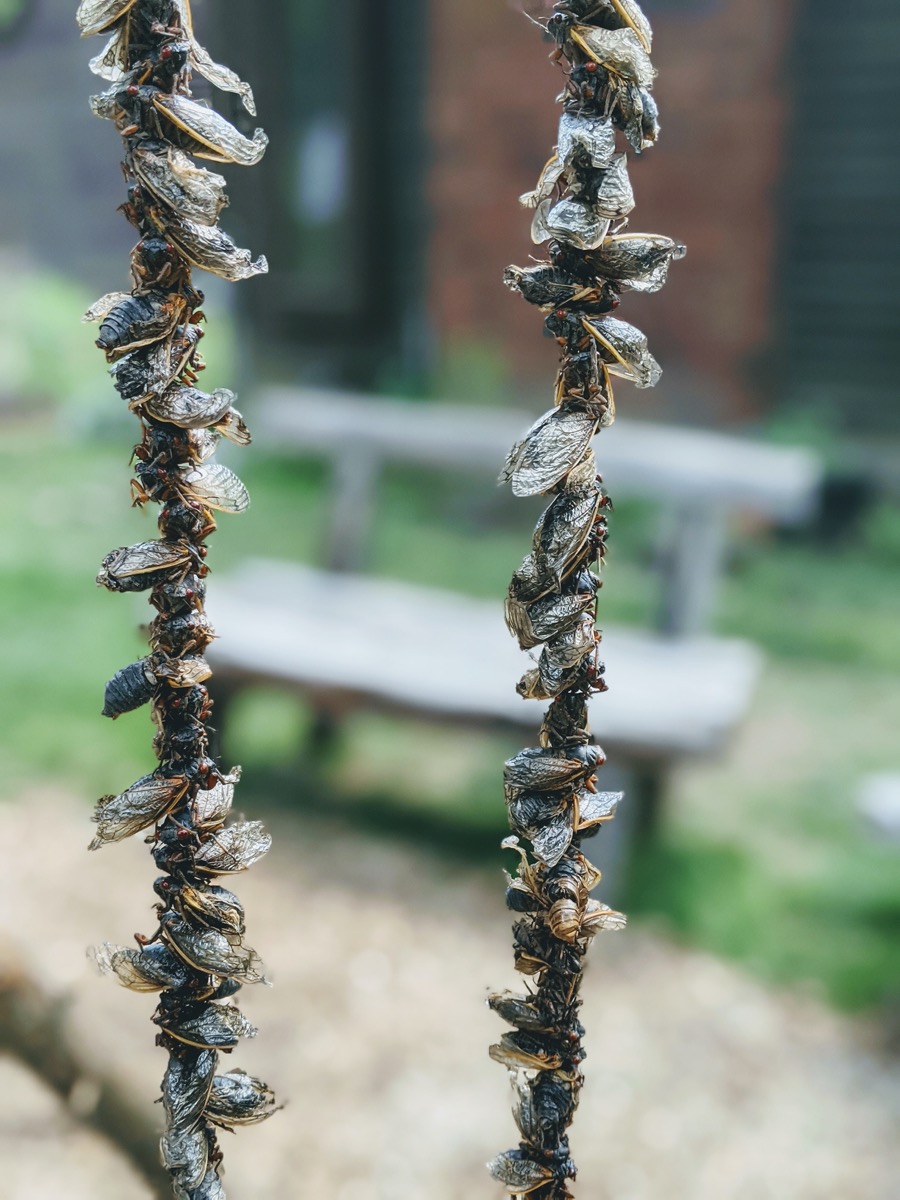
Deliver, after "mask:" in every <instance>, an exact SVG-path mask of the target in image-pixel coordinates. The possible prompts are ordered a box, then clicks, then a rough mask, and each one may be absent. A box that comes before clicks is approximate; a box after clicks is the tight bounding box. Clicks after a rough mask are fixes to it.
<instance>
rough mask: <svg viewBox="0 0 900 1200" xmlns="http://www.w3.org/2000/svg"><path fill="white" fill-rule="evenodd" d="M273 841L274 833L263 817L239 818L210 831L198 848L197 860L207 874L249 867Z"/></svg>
mask: <svg viewBox="0 0 900 1200" xmlns="http://www.w3.org/2000/svg"><path fill="white" fill-rule="evenodd" d="M271 845H272V837H271V835H270V834H268V833H267V832H266V830H265V828H264V827H263V824H262V822H261V821H239V822H238V823H237V824H236V825H229V826H228V828H227V829H221V830H219V831H218V832H216V833H214V834H211V835H210V837H208V838H207V839H206V841H205V842H204V843H203V844H202V846H200V847H199V848H198V850H197V851H196V853H195V855H194V862H195V863H196V865H197V869H198V870H199V871H202V872H204V873H205V874H208V875H227V874H231V873H234V872H237V871H246V870H247V868H248V867H252V866H253V864H254V863H255V862H258V861H259V860H260V859H261V858H262V856H263V855H264V854H265V853H266V852H267V851H268V850H269V848H270V847H271Z"/></svg>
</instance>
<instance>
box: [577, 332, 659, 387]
mask: <svg viewBox="0 0 900 1200" xmlns="http://www.w3.org/2000/svg"><path fill="white" fill-rule="evenodd" d="M584 327H585V329H586V330H587V331H588V333H590V334H591V336H592V337H594V338H596V339H597V342H598V343H599V345H600V353H601V356H602V357H603V359H604V361H605V362H606V363H608V365H609V370H610V372H611V374H613V375H619V376H621V377H622V378H623V379H630V380H631V382H632V383H633V384H634V385H635V386H636V387H639V388H649V387H653V386H654V385H655V384H656V383H658V382H659V377H660V376H661V375H662V367H661V366H660V365H659V363H658V362H657V361H656V359H655V358H654V357H653V355H652V354H651V353H650V351H649V350H648V349H647V337H646V335H645V334H643V333H641V331H640V330H639V329H638V328H637V327H636V326H635V325H629V324H628V322H627V321H618V320H616V318H615V317H600V318H598V319H597V320H594V321H585V322H584Z"/></svg>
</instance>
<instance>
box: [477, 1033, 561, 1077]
mask: <svg viewBox="0 0 900 1200" xmlns="http://www.w3.org/2000/svg"><path fill="white" fill-rule="evenodd" d="M488 1053H489V1054H490V1056H491V1058H492V1059H493V1060H494V1061H495V1062H498V1063H502V1064H503V1066H504V1067H510V1068H511V1069H512V1070H514V1071H515V1070H525V1071H555V1070H556V1068H557V1067H561V1066H562V1056H561V1055H560V1053H559V1051H557V1050H555V1049H553V1048H551V1047H548V1046H547V1044H546V1043H545V1041H544V1040H543V1039H542V1038H540V1037H539V1036H537V1035H535V1034H532V1033H525V1032H524V1031H522V1032H519V1031H517V1032H516V1033H504V1035H503V1037H502V1038H501V1039H500V1041H499V1043H497V1044H496V1045H493V1046H491V1048H490V1050H489V1051H488Z"/></svg>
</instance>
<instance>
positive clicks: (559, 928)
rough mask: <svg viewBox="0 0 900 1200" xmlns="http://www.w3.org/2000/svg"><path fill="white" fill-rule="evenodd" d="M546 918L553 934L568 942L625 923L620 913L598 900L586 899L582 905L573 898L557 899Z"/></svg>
mask: <svg viewBox="0 0 900 1200" xmlns="http://www.w3.org/2000/svg"><path fill="white" fill-rule="evenodd" d="M547 920H548V922H549V925H550V928H551V930H552V931H553V936H554V937H558V938H560V939H561V940H562V941H564V942H569V943H575V942H577V941H578V940H579V939H585V938H588V939H589V938H592V937H594V936H595V935H596V934H598V933H600V932H601V931H603V930H608V931H618V930H620V929H624V928H625V924H626V921H625V917H624V915H623V914H622V913H620V912H616V911H615V910H614V909H612V908H610V907H609V905H608V904H601V903H600V901H599V900H588V901H587V902H586V903H585V904H584V905H583V906H582V905H580V904H578V903H577V902H576V901H575V900H569V899H566V900H557V901H556V902H555V903H554V904H553V905H551V907H550V912H549V913H548V917H547Z"/></svg>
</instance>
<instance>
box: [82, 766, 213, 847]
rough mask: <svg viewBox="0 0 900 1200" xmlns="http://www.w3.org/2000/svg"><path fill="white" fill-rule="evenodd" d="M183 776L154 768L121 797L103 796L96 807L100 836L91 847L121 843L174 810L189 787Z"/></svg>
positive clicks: (95, 816)
mask: <svg viewBox="0 0 900 1200" xmlns="http://www.w3.org/2000/svg"><path fill="white" fill-rule="evenodd" d="M189 783H190V780H189V779H187V778H186V777H185V776H184V775H162V774H159V773H158V772H156V771H154V772H153V773H152V774H150V775H144V776H142V778H140V779H139V780H138V781H137V783H133V784H132V785H131V787H129V788H126V790H125V791H124V792H122V793H121V794H120V795H118V796H102V797H101V798H100V799H99V800H98V801H97V807H96V809H95V810H94V818H93V819H94V821H95V822H96V824H97V836H96V837H95V838H94V839H93V841H92V842H91V843H90V845H89V846H88V849H89V850H99V848H100V847H101V846H105V845H107V844H108V843H109V842H121V841H122V840H123V839H124V838H127V837H131V836H132V834H135V833H140V831H141V830H142V829H146V828H147V827H148V826H149V825H154V824H155V823H156V822H157V821H159V820H160V819H161V818H162V817H164V816H165V815H166V813H167V812H168V811H169V810H170V809H172V808H173V807H174V806H175V805H176V804H177V803H178V801H179V800H180V799H181V797H182V796H183V795H184V793H185V792H186V791H187V789H188V785H189Z"/></svg>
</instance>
